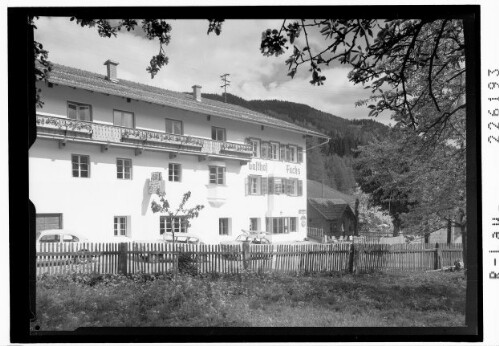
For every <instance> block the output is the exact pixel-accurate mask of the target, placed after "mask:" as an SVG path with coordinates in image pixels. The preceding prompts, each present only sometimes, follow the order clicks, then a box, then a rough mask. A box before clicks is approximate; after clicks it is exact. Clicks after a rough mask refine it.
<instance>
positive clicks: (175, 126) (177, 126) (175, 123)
mask: <svg viewBox="0 0 499 346" xmlns="http://www.w3.org/2000/svg"><path fill="white" fill-rule="evenodd" d="M165 120H166V133H171V134H174V135H183V134H184V127H183V124H182V121H180V120H173V119H165Z"/></svg>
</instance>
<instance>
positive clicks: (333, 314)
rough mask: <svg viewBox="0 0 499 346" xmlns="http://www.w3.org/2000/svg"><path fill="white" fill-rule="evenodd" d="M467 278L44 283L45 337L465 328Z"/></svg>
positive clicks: (117, 278) (85, 278)
mask: <svg viewBox="0 0 499 346" xmlns="http://www.w3.org/2000/svg"><path fill="white" fill-rule="evenodd" d="M465 292H466V279H465V277H464V274H463V273H462V272H427V273H392V274H387V273H374V274H361V275H350V274H344V275H340V274H334V275H327V276H326V275H315V276H290V275H277V274H266V275H256V274H241V275H238V276H230V277H215V276H209V277H199V276H195V277H192V276H188V275H179V276H178V277H177V278H176V279H175V280H173V279H172V278H171V277H165V276H159V277H154V276H142V275H136V276H133V277H124V276H121V275H108V276H106V275H100V276H92V275H82V274H79V275H65V276H59V277H56V276H52V277H50V276H42V277H40V278H38V279H37V291H36V304H37V321H36V322H33V323H32V326H31V327H32V328H33V330H35V329H34V328H35V326H39V330H40V331H49V330H50V331H51V330H74V329H75V328H77V327H85V326H98V327H101V326H114V327H124V326H136V327H142V326H159V327H161V326H179V327H180V326H182V327H186V326H192V327H193V326H199V327H208V326H216V327H224V326H227V327H229V326H231V327H235V326H241V327H251V326H254V327H257V326H258V327H281V326H283V327H291V326H303V327H367V326H373V327H376V326H379V327H398V326H405V327H407V326H414V327H441V326H464V315H465Z"/></svg>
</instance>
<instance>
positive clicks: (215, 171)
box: [210, 166, 225, 185]
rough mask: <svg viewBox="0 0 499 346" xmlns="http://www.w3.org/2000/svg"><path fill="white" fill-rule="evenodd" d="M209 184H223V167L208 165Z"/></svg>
mask: <svg viewBox="0 0 499 346" xmlns="http://www.w3.org/2000/svg"><path fill="white" fill-rule="evenodd" d="M210 184H219V185H223V184H225V167H219V166H210Z"/></svg>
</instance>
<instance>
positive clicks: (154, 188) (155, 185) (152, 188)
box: [148, 172, 165, 194]
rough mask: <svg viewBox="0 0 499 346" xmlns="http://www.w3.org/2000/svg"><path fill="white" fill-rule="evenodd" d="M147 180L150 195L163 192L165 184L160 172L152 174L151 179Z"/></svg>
mask: <svg viewBox="0 0 499 346" xmlns="http://www.w3.org/2000/svg"><path fill="white" fill-rule="evenodd" d="M148 180H149V184H148V185H149V186H148V192H149V193H150V194H153V193H156V192H158V190H159V191H160V192H165V182H164V181H163V179H162V177H161V172H152V173H151V179H148Z"/></svg>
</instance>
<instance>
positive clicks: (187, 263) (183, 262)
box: [178, 252, 198, 276]
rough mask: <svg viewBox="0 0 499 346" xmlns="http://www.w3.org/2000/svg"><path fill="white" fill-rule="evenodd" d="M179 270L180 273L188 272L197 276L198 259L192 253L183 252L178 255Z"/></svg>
mask: <svg viewBox="0 0 499 346" xmlns="http://www.w3.org/2000/svg"><path fill="white" fill-rule="evenodd" d="M178 272H179V273H180V274H188V275H192V276H195V275H197V274H198V267H197V265H196V260H195V258H194V257H193V255H192V254H190V253H187V252H181V253H180V254H179V256H178Z"/></svg>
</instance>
